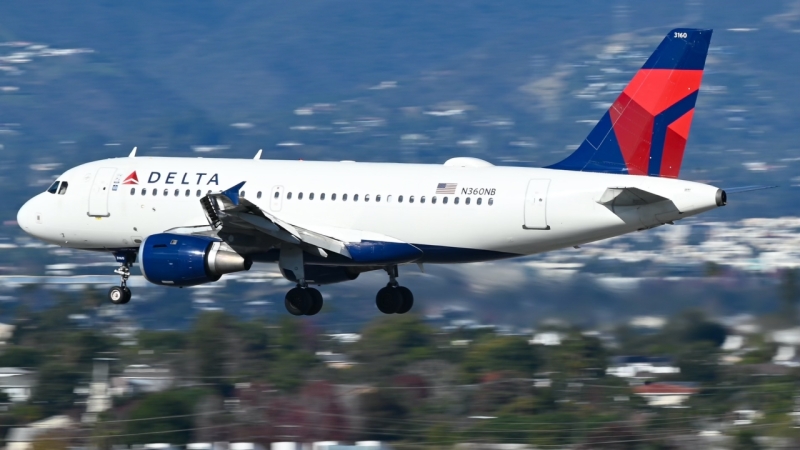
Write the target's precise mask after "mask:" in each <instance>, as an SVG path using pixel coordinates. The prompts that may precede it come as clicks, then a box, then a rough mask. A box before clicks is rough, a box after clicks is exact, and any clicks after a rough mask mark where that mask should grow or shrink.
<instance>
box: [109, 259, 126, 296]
mask: <svg viewBox="0 0 800 450" xmlns="http://www.w3.org/2000/svg"><path fill="white" fill-rule="evenodd" d="M114 273H115V274H117V275H119V278H120V282H119V286H113V287H112V288H111V289H109V290H108V299H109V300H111V303H113V304H115V305H124V304H126V303H128V302H129V301H131V290H130V289H129V288H128V278H130V277H131V262H129V261H125V262H124V263H123V264H122V265H121V266H120V267H119V268H118V269H117V270H115V271H114Z"/></svg>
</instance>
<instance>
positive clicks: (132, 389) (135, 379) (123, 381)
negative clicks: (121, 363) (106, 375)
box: [111, 364, 175, 395]
mask: <svg viewBox="0 0 800 450" xmlns="http://www.w3.org/2000/svg"><path fill="white" fill-rule="evenodd" d="M174 382H175V377H173V376H172V372H171V371H170V370H169V369H167V368H163V367H151V366H148V365H147V364H132V365H130V366H128V367H126V368H125V370H124V371H123V372H122V375H121V376H118V377H115V378H114V379H113V380H112V381H111V384H112V386H113V388H112V392H113V394H114V395H124V394H134V393H139V392H160V391H163V390H166V389H169V388H170V387H172V385H173V383H174Z"/></svg>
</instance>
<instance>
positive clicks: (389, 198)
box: [386, 195, 392, 203]
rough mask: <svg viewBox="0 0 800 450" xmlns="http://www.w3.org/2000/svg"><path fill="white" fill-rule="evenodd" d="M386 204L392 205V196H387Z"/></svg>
mask: <svg viewBox="0 0 800 450" xmlns="http://www.w3.org/2000/svg"><path fill="white" fill-rule="evenodd" d="M386 203H392V196H391V195H387V196H386Z"/></svg>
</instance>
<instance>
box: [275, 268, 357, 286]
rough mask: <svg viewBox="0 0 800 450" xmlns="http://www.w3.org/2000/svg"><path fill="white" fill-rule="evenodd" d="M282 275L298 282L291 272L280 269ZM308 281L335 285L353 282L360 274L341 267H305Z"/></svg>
mask: <svg viewBox="0 0 800 450" xmlns="http://www.w3.org/2000/svg"><path fill="white" fill-rule="evenodd" d="M280 270H281V275H283V277H284V278H286V279H287V280H289V281H294V282H297V276H295V274H294V272H292V271H291V270H286V269H283V268H282V269H280ZM303 270H304V271H305V273H306V281H307V282H308V283H310V284H334V283H341V282H343V281H352V280H355V279H356V278H358V276H359V275H360V273H359V272H354V271H353V270H352V269H350V268H349V267H340V266H309V265H306V266H303Z"/></svg>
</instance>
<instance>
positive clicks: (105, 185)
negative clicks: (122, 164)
mask: <svg viewBox="0 0 800 450" xmlns="http://www.w3.org/2000/svg"><path fill="white" fill-rule="evenodd" d="M116 171H117V169H115V168H113V167H102V168H100V169H98V170H97V173H96V174H95V175H94V181H92V188H91V190H90V191H89V212H88V214H89V215H90V216H93V217H108V216H109V213H108V194H109V191H110V190H111V179H112V178H113V177H114V172H116Z"/></svg>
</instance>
